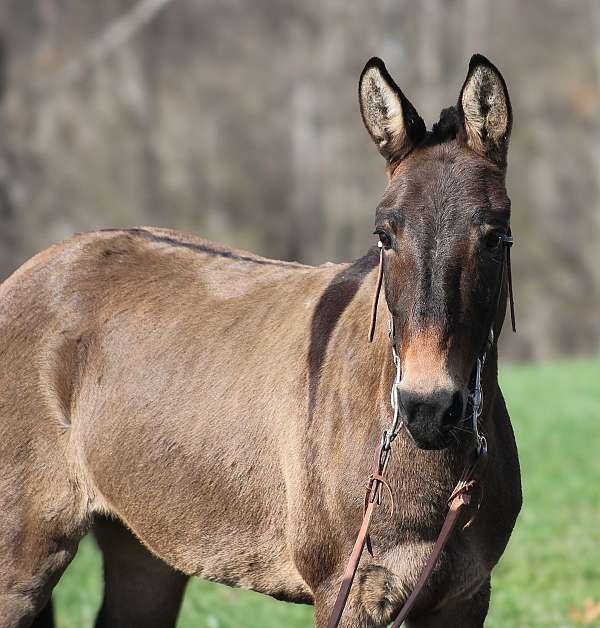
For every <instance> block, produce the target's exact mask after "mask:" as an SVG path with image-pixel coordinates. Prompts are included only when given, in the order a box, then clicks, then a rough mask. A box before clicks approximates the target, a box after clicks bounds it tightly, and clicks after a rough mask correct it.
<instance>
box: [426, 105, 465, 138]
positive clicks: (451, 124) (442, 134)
mask: <svg viewBox="0 0 600 628" xmlns="http://www.w3.org/2000/svg"><path fill="white" fill-rule="evenodd" d="M461 127H462V124H461V120H460V115H459V113H458V109H457V108H456V107H447V108H446V109H442V112H441V113H440V119H439V121H438V122H436V123H435V124H434V125H433V128H432V129H431V131H428V132H427V136H426V138H425V142H426V143H427V144H429V145H433V144H443V143H444V142H449V141H450V140H453V139H455V138H456V136H457V135H458V133H459V131H460V129H461Z"/></svg>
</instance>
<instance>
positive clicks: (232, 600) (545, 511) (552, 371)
mask: <svg viewBox="0 0 600 628" xmlns="http://www.w3.org/2000/svg"><path fill="white" fill-rule="evenodd" d="M501 382H502V386H503V390H504V393H505V395H506V397H507V400H508V406H509V409H510V413H511V416H512V418H513V423H514V427H515V431H516V434H517V439H518V444H519V450H520V455H521V466H522V473H523V485H524V486H523V488H524V507H523V511H522V513H521V517H520V519H519V521H518V523H517V528H516V530H515V533H514V535H513V537H512V539H511V542H510V545H509V549H508V550H507V553H506V554H505V556H504V558H503V560H502V562H501V563H500V565H499V566H498V567H497V569H496V571H495V572H494V580H493V595H492V607H491V611H490V615H489V618H488V621H487V623H486V626H488V627H489V628H513V627H516V628H538V627H541V626H552V628H567V627H569V628H571V627H576V626H581V625H587V626H600V360H595V361H571V362H562V363H557V364H552V365H544V366H511V367H504V368H503V369H502V370H501ZM100 590H101V579H100V559H99V556H98V554H97V552H96V550H95V547H94V545H93V543H92V542H91V541H90V540H88V539H86V540H85V541H84V542H83V543H82V545H81V548H80V551H79V553H78V555H77V557H76V559H75V560H74V562H73V563H72V564H71V566H70V567H69V569H68V570H67V572H66V573H65V575H64V576H63V578H62V580H61V582H60V584H59V586H58V587H57V589H56V591H55V602H56V615H57V620H58V626H59V627H60V628H84V627H86V626H92V625H93V617H94V616H95V612H96V609H97V608H98V605H99V602H100ZM311 622H312V610H311V609H310V608H309V607H304V606H295V605H292V604H289V605H288V604H284V603H282V602H276V601H274V600H271V599H268V598H265V597H263V596H260V595H258V594H254V593H249V592H245V591H237V590H233V589H229V588H227V587H222V586H219V585H214V584H209V583H206V582H200V581H194V582H192V583H191V584H190V586H189V588H188V591H187V595H186V598H185V603H184V606H183V609H182V613H181V616H180V621H179V624H178V626H179V627H181V628H184V627H185V628H192V627H193V628H230V627H231V628H233V627H234V626H235V627H236V628H237V627H239V626H243V627H247V628H269V627H275V626H277V627H280V626H287V627H290V628H301V627H309V626H311V625H312V624H311Z"/></svg>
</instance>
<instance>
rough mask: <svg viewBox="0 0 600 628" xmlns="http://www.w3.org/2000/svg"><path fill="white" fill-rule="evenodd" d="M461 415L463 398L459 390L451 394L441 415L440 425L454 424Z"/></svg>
mask: <svg viewBox="0 0 600 628" xmlns="http://www.w3.org/2000/svg"><path fill="white" fill-rule="evenodd" d="M462 415H463V398H462V395H461V394H460V393H459V392H455V393H454V394H453V395H452V402H451V403H450V405H449V406H448V409H447V410H446V412H444V416H443V417H442V425H443V426H445V427H450V426H452V425H456V424H457V423H458V421H460V419H462Z"/></svg>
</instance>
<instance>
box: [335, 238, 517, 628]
mask: <svg viewBox="0 0 600 628" xmlns="http://www.w3.org/2000/svg"><path fill="white" fill-rule="evenodd" d="M501 238H502V247H503V255H502V262H501V269H500V277H499V282H498V283H499V286H498V295H497V302H496V312H497V311H498V309H499V306H500V298H501V294H502V286H503V283H504V266H505V264H506V272H507V276H508V277H507V278H508V295H509V302H510V315H511V322H512V329H513V331H516V325H515V307H514V296H513V287H512V272H511V264H510V249H511V247H512V245H513V238H512V234H511V232H510V229H509V230H508V232H507V234H506V235H503V236H501ZM378 247H379V270H378V273H377V284H376V289H375V295H374V298H373V305H372V308H371V323H370V326H369V335H368V339H369V342H371V341H372V340H373V334H374V331H375V323H376V318H377V306H378V303H379V294H380V292H381V286H382V283H383V272H384V264H383V259H384V254H383V245H382V243H381V241H380V242H378ZM494 319H495V317H494ZM389 336H390V342H391V347H392V356H393V359H394V366H395V368H396V376H395V379H394V382H393V383H392V393H391V405H392V409H393V411H394V415H393V419H392V422H391V424H390V426H389V427H388V428H387V429H385V430H384V432H383V436H382V441H381V445H380V446H379V449H378V451H377V463H376V466H375V470H374V472H373V473H372V474H371V475H370V476H369V479H368V483H367V492H366V494H365V502H364V512H363V520H362V525H361V527H360V531H359V533H358V536H357V537H356V541H355V542H354V547H353V548H352V552H351V554H350V558H349V560H348V564H347V566H346V570H345V572H344V575H343V577H342V584H341V586H340V590H339V593H338V596H337V598H336V601H335V604H334V607H333V609H332V611H331V615H330V617H329V621H328V623H327V628H337V626H338V624H339V622H340V620H341V618H342V615H343V613H344V609H345V607H346V602H347V601H348V596H349V594H350V589H351V588H352V583H353V581H354V577H355V575H356V572H357V571H358V566H359V563H360V559H361V556H362V554H363V551H364V548H365V546H366V547H367V551H368V552H369V554H371V556H373V550H372V547H371V540H370V538H369V526H370V523H371V517H372V515H373V511H374V509H375V506H377V505H379V504H381V496H382V495H381V494H382V488H383V487H385V488H386V490H387V492H388V494H389V496H390V499H391V501H392V506H391V514H393V496H392V491H391V488H390V486H389V484H388V483H387V481H386V479H385V472H386V468H387V465H388V462H389V459H390V454H391V447H392V443H393V441H394V439H395V438H396V436H397V435H398V434H399V433H400V430H401V429H402V428H403V427H404V421H403V420H402V417H401V408H400V399H399V385H400V381H401V377H402V369H401V361H400V356H399V354H398V351H397V344H396V334H395V329H394V322H393V318H390V325H389ZM493 342H494V321H492V324H491V327H490V333H489V337H488V341H487V343H486V347H485V348H484V350H483V352H482V354H481V355H480V356H479V357H478V358H477V362H476V367H475V377H474V387H473V392H472V393H471V394H470V395H469V399H470V402H471V406H472V416H471V419H472V428H473V433H474V436H475V438H476V441H477V447H476V449H475V450H474V451H473V452H472V454H471V455H470V456H469V460H468V461H467V463H466V464H465V467H464V469H463V471H462V474H461V476H460V478H459V480H458V482H457V484H456V486H455V487H454V490H453V491H452V493H451V494H450V497H449V498H448V512H447V514H446V517H445V519H444V523H443V525H442V528H441V530H440V533H439V535H438V537H437V539H436V542H435V544H434V547H433V550H432V552H431V555H430V556H429V559H428V561H427V563H426V564H425V567H424V568H423V570H422V572H421V574H420V576H419V579H418V580H417V584H416V585H415V588H414V589H413V591H412V592H411V594H410V595H409V596H408V598H407V599H406V601H405V602H404V605H403V606H402V608H401V609H400V612H399V614H398V615H397V617H396V619H395V620H394V623H393V624H392V628H399V626H401V625H402V624H403V622H404V620H405V619H406V618H407V616H408V615H409V613H410V611H411V610H412V608H413V606H414V604H415V602H416V601H417V598H418V596H419V594H420V593H421V591H422V590H423V588H424V587H425V584H426V583H427V580H428V579H429V577H430V575H431V573H432V572H433V570H434V568H435V566H436V563H437V561H438V558H439V557H440V554H441V553H442V551H443V549H444V547H445V546H446V544H447V542H448V540H449V539H450V536H451V534H452V532H453V530H454V528H455V527H456V525H457V523H458V521H459V518H460V515H461V513H462V511H463V510H464V509H465V508H466V507H467V506H469V505H471V502H472V498H473V492H474V491H475V489H476V488H478V487H479V485H480V483H481V481H482V479H483V475H484V472H485V468H486V465H487V460H488V452H487V441H486V439H485V436H484V435H483V434H481V433H480V432H479V429H478V425H479V417H480V415H481V412H482V409H483V394H482V390H481V371H482V369H483V366H484V364H485V355H486V352H487V350H488V349H489V348H490V347H491V346H492V344H493ZM479 495H480V497H479V501H478V502H477V504H476V506H477V510H478V509H479V506H480V505H481V499H482V495H483V492H482V490H480V491H479ZM477 510H476V511H475V514H474V515H473V516H472V517H471V519H470V520H469V521H468V522H467V523H466V524H465V525H464V526H463V529H464V528H466V527H468V526H469V525H470V524H471V522H472V521H473V519H474V518H475V516H476V514H477Z"/></svg>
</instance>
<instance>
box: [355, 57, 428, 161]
mask: <svg viewBox="0 0 600 628" xmlns="http://www.w3.org/2000/svg"><path fill="white" fill-rule="evenodd" d="M358 98H359V102H360V113H361V115H362V119H363V122H364V123H365V126H366V127H367V131H369V134H370V135H371V137H372V138H373V141H374V142H375V144H376V145H377V148H378V149H379V152H380V153H381V154H382V155H383V156H384V157H385V158H386V160H387V162H388V164H392V163H395V162H398V161H400V160H401V159H403V158H404V157H406V155H407V154H408V153H409V152H410V151H411V150H412V148H413V147H414V146H415V145H416V144H418V143H419V142H420V141H421V140H422V139H423V137H424V136H425V133H426V129H425V123H424V122H423V120H422V119H421V117H420V116H419V114H418V113H417V111H416V109H415V108H414V107H413V106H412V105H411V104H410V102H409V101H408V99H407V98H406V96H405V95H404V94H403V93H402V92H401V91H400V89H399V88H398V86H397V85H396V83H394V80H393V79H392V77H391V76H390V75H389V73H388V71H387V70H386V67H385V65H384V63H383V61H382V60H381V59H378V58H377V57H373V58H372V59H369V61H367V65H365V68H364V70H363V71H362V74H361V75H360V81H359V84H358Z"/></svg>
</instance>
